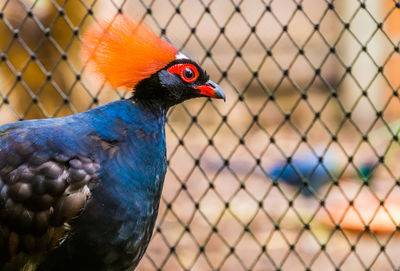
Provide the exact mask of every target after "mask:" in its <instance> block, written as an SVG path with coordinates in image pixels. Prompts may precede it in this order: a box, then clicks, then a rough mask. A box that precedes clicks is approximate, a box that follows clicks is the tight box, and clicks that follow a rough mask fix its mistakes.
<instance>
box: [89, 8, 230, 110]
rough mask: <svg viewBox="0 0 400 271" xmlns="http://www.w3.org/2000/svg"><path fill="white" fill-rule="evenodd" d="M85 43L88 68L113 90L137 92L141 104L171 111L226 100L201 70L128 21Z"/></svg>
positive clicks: (117, 21)
mask: <svg viewBox="0 0 400 271" xmlns="http://www.w3.org/2000/svg"><path fill="white" fill-rule="evenodd" d="M82 42H83V45H82V55H83V58H84V59H85V60H87V61H88V63H89V65H91V66H92V68H93V69H94V70H95V71H96V72H98V73H99V74H100V75H101V76H102V77H103V78H104V79H105V80H107V81H108V82H109V83H110V84H111V85H112V86H113V87H114V88H118V87H122V88H125V89H131V90H133V91H134V94H133V98H134V99H136V100H138V101H147V102H150V103H155V102H158V103H162V104H164V105H166V106H172V105H175V104H177V103H180V102H182V101H185V100H187V99H191V98H196V97H210V98H219V99H224V100H225V94H224V92H223V91H222V89H221V88H220V87H219V86H218V85H217V84H216V83H214V82H213V81H211V80H210V79H209V76H208V75H207V73H206V72H205V70H204V69H202V68H201V67H200V65H198V64H197V63H196V62H194V61H193V60H191V59H189V58H188V57H186V56H185V55H184V54H182V53H180V52H179V51H178V50H177V49H175V48H174V47H173V46H172V45H170V44H169V43H167V42H166V41H164V40H162V39H160V38H159V37H158V36H157V35H156V34H154V32H152V31H151V30H150V29H149V28H148V27H146V26H145V25H144V24H143V23H138V22H136V21H134V20H132V19H129V18H127V17H126V16H123V15H118V16H116V17H115V18H114V19H113V20H111V21H108V22H107V21H101V22H99V23H98V24H97V25H96V26H93V27H91V28H90V29H89V30H88V31H87V32H86V33H85V35H84V36H83V38H82Z"/></svg>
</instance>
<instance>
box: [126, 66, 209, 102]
mask: <svg viewBox="0 0 400 271" xmlns="http://www.w3.org/2000/svg"><path fill="white" fill-rule="evenodd" d="M186 63H187V64H192V65H193V66H194V67H195V68H196V69H197V71H198V73H199V77H198V78H197V80H196V81H194V82H192V83H187V82H185V81H183V80H182V78H181V77H180V76H179V75H178V74H173V73H170V72H168V71H167V69H168V68H170V67H172V66H174V65H177V64H186ZM208 80H209V75H208V74H207V73H206V72H205V71H204V70H203V69H202V68H201V67H200V66H199V65H198V64H197V63H195V62H193V61H191V60H189V59H177V60H175V61H173V62H171V63H170V64H168V65H167V66H166V67H165V68H163V69H162V70H160V71H158V72H157V73H155V74H153V75H151V76H150V77H149V78H147V79H145V80H142V81H141V82H139V83H138V84H137V85H136V87H135V90H134V93H133V97H132V98H133V99H134V100H137V101H141V102H145V103H147V104H158V105H161V106H163V107H166V108H167V107H170V106H173V105H175V104H178V103H180V102H182V101H184V100H188V99H191V98H196V97H199V96H200V95H199V94H198V91H197V90H196V89H195V87H196V86H200V85H203V84H205V83H206V82H207V81H208Z"/></svg>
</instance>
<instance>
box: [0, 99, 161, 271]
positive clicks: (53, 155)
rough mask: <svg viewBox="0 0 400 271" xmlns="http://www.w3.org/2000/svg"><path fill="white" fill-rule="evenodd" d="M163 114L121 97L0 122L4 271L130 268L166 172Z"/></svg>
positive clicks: (144, 240)
mask: <svg viewBox="0 0 400 271" xmlns="http://www.w3.org/2000/svg"><path fill="white" fill-rule="evenodd" d="M164 118H165V113H164V112H156V113H154V112H149V111H148V110H146V109H145V107H142V106H140V105H137V104H133V103H132V101H131V100H126V101H120V102H115V103H111V104H109V105H106V106H103V107H99V108H96V109H94V110H91V111H87V112H84V113H81V114H77V115H74V116H70V117H65V118H59V119H49V120H33V121H26V122H19V123H13V124H8V125H4V126H2V127H1V128H0V178H1V180H0V267H1V270H20V269H22V268H25V270H29V268H32V270H33V267H35V266H36V265H38V270H73V268H74V269H75V270H109V269H108V268H109V267H113V266H115V270H123V268H126V267H128V266H134V265H136V264H137V262H138V261H139V259H140V258H141V256H142V254H143V252H144V250H145V248H146V246H147V243H148V241H149V239H150V236H151V232H152V229H153V224H154V220H155V217H156V215H157V210H158V201H159V195H160V193H161V188H162V182H163V179H164V175H165V170H166V166H165V135H164ZM141 250H142V251H143V252H142V251H141ZM44 255H46V257H44ZM71 259H73V261H71ZM99 259H101V260H99ZM113 268H114V267H113ZM111 270H113V269H111Z"/></svg>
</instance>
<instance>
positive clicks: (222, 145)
mask: <svg viewBox="0 0 400 271" xmlns="http://www.w3.org/2000/svg"><path fill="white" fill-rule="evenodd" d="M118 12H123V13H125V14H129V15H132V16H134V17H136V18H139V19H143V20H144V21H145V22H146V23H147V24H148V25H149V26H150V27H152V28H153V30H154V31H155V33H157V34H159V35H160V36H162V37H163V38H165V39H167V40H169V41H171V42H172V43H173V44H174V45H175V46H176V47H177V48H179V49H181V50H182V51H183V52H184V53H185V54H187V55H190V56H192V57H193V58H194V60H196V61H198V62H199V63H200V64H201V65H202V66H204V68H206V69H207V71H208V73H209V74H210V75H211V77H212V79H213V80H214V81H216V82H218V83H219V84H220V85H221V86H222V87H223V89H224V91H225V93H226V96H227V102H226V103H221V102H219V101H209V100H204V99H198V100H193V101H188V102H185V103H184V104H182V105H179V106H176V107H175V108H172V109H171V110H170V111H169V114H168V123H167V127H166V131H167V147H168V148H167V149H168V153H167V156H168V161H169V164H168V165H169V166H168V173H167V175H166V182H165V188H164V192H163V196H162V199H161V206H160V213H159V217H158V222H157V226H156V229H155V232H154V235H153V239H152V241H151V243H150V246H149V248H148V250H147V253H146V255H145V257H144V258H143V260H142V262H141V264H140V265H139V267H138V268H137V270H314V269H315V270H317V269H321V270H398V269H399V266H400V260H399V257H398V250H399V247H400V236H399V233H398V229H399V225H400V224H399V223H400V200H399V198H400V168H399V167H398V166H397V164H398V163H397V161H399V158H400V148H399V131H400V122H399V116H400V115H399V108H400V99H399V87H400V80H399V78H400V77H399V76H398V71H399V69H400V54H399V52H400V49H399V40H400V30H399V29H400V19H399V18H400V3H399V2H398V1H396V0H382V1H376V0H218V1H217V0H207V1H205V0H188V1H182V0H176V1H175V0H167V1H164V0H163V1H161V0H149V1H147V0H132V1H123V0H121V1H114V0H112V1H99V0H84V1H83V0H63V1H62V0H48V1H45V0H23V1H17V0H4V1H2V2H1V3H0V37H1V38H0V53H1V56H0V77H1V80H0V123H7V122H12V121H18V120H24V119H32V118H48V117H60V116H65V115H69V114H74V113H77V112H81V111H84V110H87V109H90V108H93V107H96V106H98V105H100V104H105V103H107V102H110V101H113V100H116V99H123V98H127V97H129V93H128V92H124V91H121V90H116V91H111V88H110V86H109V85H107V83H105V82H103V81H102V80H100V79H99V78H96V77H95V76H94V75H93V74H92V73H91V72H90V71H88V69H87V68H86V66H85V65H84V64H85V63H82V62H81V58H80V53H79V50H80V45H81V41H80V37H81V34H82V33H84V31H85V29H86V27H87V26H88V25H90V24H93V23H95V22H96V21H97V20H98V19H100V18H109V17H112V16H113V15H115V14H117V13H118Z"/></svg>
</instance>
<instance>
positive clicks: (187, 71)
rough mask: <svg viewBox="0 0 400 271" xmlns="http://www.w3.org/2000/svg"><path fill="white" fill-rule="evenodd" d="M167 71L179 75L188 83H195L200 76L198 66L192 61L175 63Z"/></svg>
mask: <svg viewBox="0 0 400 271" xmlns="http://www.w3.org/2000/svg"><path fill="white" fill-rule="evenodd" d="M167 71H169V72H170V73H175V74H177V75H179V76H180V77H181V78H182V80H183V81H185V82H187V83H193V82H194V81H196V80H197V78H199V71H198V70H197V68H196V66H194V65H193V64H190V63H184V64H175V65H173V66H172V67H170V68H168V69H167Z"/></svg>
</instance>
